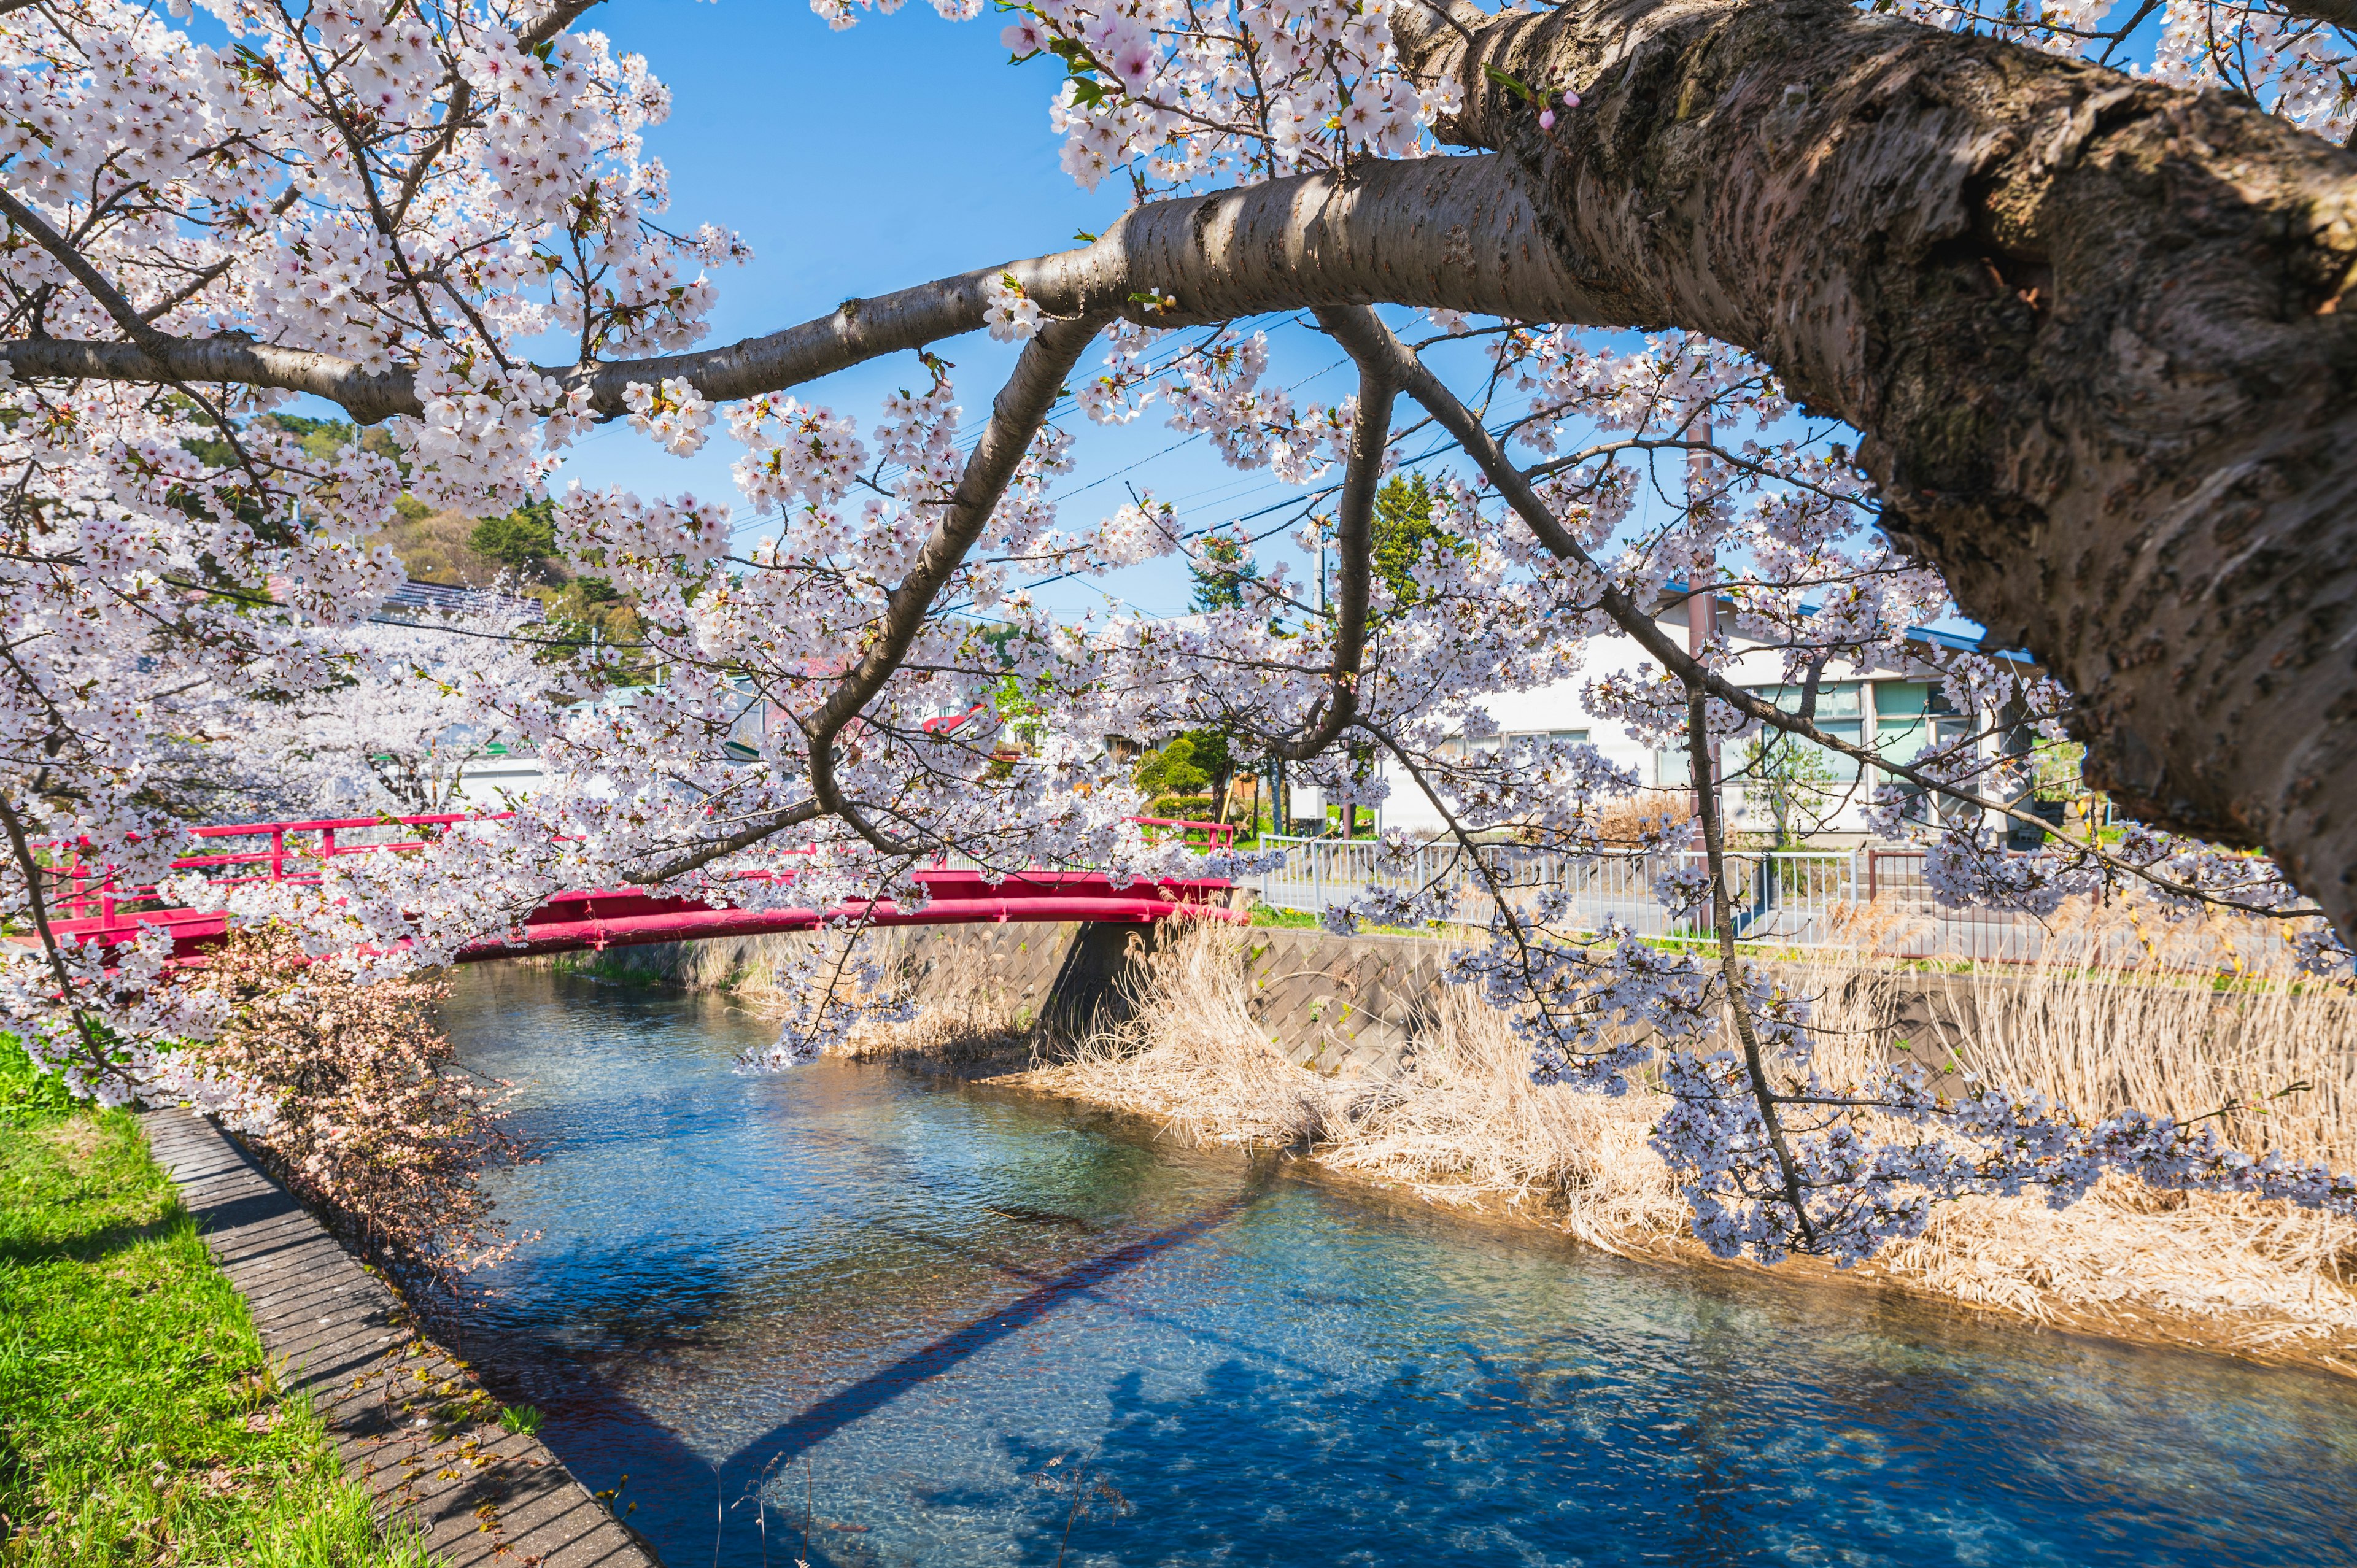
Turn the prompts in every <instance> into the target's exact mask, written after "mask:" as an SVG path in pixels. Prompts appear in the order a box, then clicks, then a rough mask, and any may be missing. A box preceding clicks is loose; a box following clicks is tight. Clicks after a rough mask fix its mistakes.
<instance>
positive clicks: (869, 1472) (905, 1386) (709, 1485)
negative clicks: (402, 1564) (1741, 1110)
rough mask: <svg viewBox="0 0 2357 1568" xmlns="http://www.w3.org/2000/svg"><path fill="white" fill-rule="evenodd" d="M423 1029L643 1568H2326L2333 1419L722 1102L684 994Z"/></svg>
mask: <svg viewBox="0 0 2357 1568" xmlns="http://www.w3.org/2000/svg"><path fill="white" fill-rule="evenodd" d="M449 1022H450V1024H451V1026H452V1028H453V1032H454V1033H455V1034H456V1036H457V1038H458V1039H459V1040H460V1042H461V1043H462V1047H463V1048H464V1051H465V1054H466V1056H467V1058H468V1060H469V1061H470V1062H471V1063H472V1064H473V1065H474V1066H476V1067H477V1068H479V1069H482V1070H484V1071H487V1072H490V1073H493V1074H497V1075H499V1076H502V1077H507V1078H511V1079H517V1080H518V1081H519V1082H520V1083H521V1084H522V1086H523V1094H522V1099H521V1101H520V1105H521V1113H520V1117H519V1120H520V1122H521V1125H522V1130H523V1132H524V1133H526V1135H527V1136H528V1137H529V1138H530V1139H532V1140H533V1142H535V1143H536V1144H538V1145H539V1146H540V1148H541V1150H542V1153H543V1159H542V1162H541V1163H540V1164H538V1165H532V1166H529V1167H525V1168H521V1169H518V1170H515V1171H512V1172H509V1173H505V1174H504V1175H503V1176H501V1177H500V1182H499V1187H500V1201H501V1203H502V1205H503V1207H504V1209H505V1212H506V1213H507V1214H508V1215H509V1217H510V1218H511V1219H512V1220H513V1221H514V1222H515V1223H517V1224H518V1225H519V1226H520V1227H522V1228H525V1229H532V1230H540V1231H541V1232H542V1233H543V1234H542V1236H541V1237H540V1239H539V1240H535V1241H533V1242H531V1243H530V1244H529V1245H527V1246H525V1247H524V1248H523V1249H522V1252H521V1255H520V1256H519V1257H518V1258H516V1259H515V1260H514V1261H513V1262H511V1263H510V1264H508V1265H506V1266H505V1267H503V1268H501V1269H500V1271H498V1273H496V1274H495V1275H493V1276H491V1277H490V1283H494V1284H496V1285H497V1286H498V1287H499V1288H500V1290H501V1291H502V1292H503V1294H502V1295H501V1296H500V1298H499V1300H498V1301H497V1303H496V1304H495V1305H493V1306H492V1307H491V1308H490V1309H488V1310H487V1311H486V1312H485V1313H484V1314H483V1315H482V1316H481V1317H480V1319H479V1321H478V1322H476V1323H475V1324H474V1326H473V1327H472V1329H471V1331H470V1332H469V1334H468V1337H467V1340H466V1345H465V1348H466V1350H467V1352H468V1354H469V1355H470V1356H471V1357H472V1358H473V1359H476V1360H477V1361H478V1362H479V1364H480V1365H481V1366H482V1367H483V1368H484V1369H485V1373H486V1376H487V1378H488V1379H489V1380H490V1383H491V1385H492V1387H493V1388H494V1389H496V1390H498V1391H500V1392H501V1393H502V1394H503V1395H505V1396H507V1397H509V1398H511V1399H516V1400H524V1401H529V1402H532V1403H533V1404H536V1405H538V1406H539V1407H541V1408H542V1409H543V1410H544V1412H547V1422H546V1425H545V1426H544V1429H543V1435H544V1437H545V1438H546V1439H547V1440H548V1441H549V1442H550V1443H551V1444H553V1445H554V1448H555V1449H556V1451H557V1453H558V1454H560V1455H563V1457H564V1458H565V1462H566V1463H567V1464H568V1465H570V1466H572V1467H573V1469H574V1471H575V1473H576V1475H578V1476H580V1477H582V1478H583V1479H584V1480H585V1481H587V1483H588V1484H589V1485H590V1486H592V1487H612V1486H615V1485H616V1484H617V1483H618V1481H619V1477H623V1476H624V1475H627V1476H628V1477H629V1480H628V1482H627V1484H624V1485H623V1487H622V1492H621V1497H622V1499H623V1501H624V1503H625V1504H628V1503H630V1502H632V1501H635V1502H636V1503H637V1505H638V1508H637V1511H636V1512H635V1513H634V1514H632V1515H631V1516H630V1520H631V1522H632V1523H633V1524H634V1525H636V1526H637V1527H639V1528H640V1530H644V1531H645V1533H646V1534H647V1535H648V1536H649V1537H650V1538H651V1540H652V1541H654V1543H655V1544H656V1545H657V1547H658V1548H659V1549H660V1550H661V1551H662V1553H663V1556H664V1558H665V1560H666V1562H668V1563H670V1564H672V1568H688V1565H690V1564H703V1563H715V1562H717V1563H724V1564H732V1565H743V1564H759V1563H773V1564H778V1565H779V1568H784V1565H786V1564H789V1563H791V1562H792V1561H793V1559H794V1558H795V1557H796V1556H798V1555H802V1553H803V1552H804V1550H805V1548H804V1545H803V1540H804V1534H803V1532H804V1528H805V1523H806V1522H807V1523H808V1524H809V1525H810V1533H809V1545H808V1548H807V1552H808V1555H809V1558H810V1561H811V1562H812V1563H813V1564H830V1565H843V1568H850V1565H854V1564H878V1565H881V1564H903V1563H918V1564H989V1563H1039V1564H1043V1565H1045V1564H1051V1563H1058V1562H1062V1563H1070V1564H1073V1565H1075V1568H1078V1565H1081V1564H1112V1563H1140V1564H1142V1563H1157V1564H1159V1563H1173V1564H1176V1563H1189V1564H1193V1563H1220V1564H1229V1563H1235V1564H1242V1563H1369V1564H1373V1563H1401V1564H1410V1563H1412V1564H1417V1565H1426V1564H1436V1563H1481V1564H1524V1563H1529V1564H1538V1563H1545V1564H1566V1565H1568V1564H1592V1565H1602V1564H1617V1563H1674V1564H1717V1563H1812V1564H1813V1563H1824V1564H1843V1565H1849V1564H1873V1563H1893V1564H1910V1565H1912V1564H1928V1563H1965V1564H1984V1563H1986V1564H1996V1565H2013V1564H2031V1563H2036V1564H2047V1563H2052V1564H2072V1565H2079V1564H2093V1563H2134V1564H2140V1565H2145V1564H2174V1563H2184V1564H2195V1563H2203V1564H2207V1563H2301V1564H2308V1563H2352V1562H2357V1519H2352V1515H2357V1383H2350V1382H2345V1381H2341V1380H2335V1379H2331V1378H2328V1377H2324V1376H2320V1375H2314V1374H2309V1373H2303V1372H2297V1371H2283V1370H2270V1369H2261V1368H2256V1367H2251V1366H2247V1365H2243V1364H2240V1363H2236V1362H2233V1361H2229V1360H2225V1359H2218V1358H2212V1357H2204V1356H2198V1355H2190V1354H2179V1353H2172V1352H2167V1351H2157V1350H2142V1349H2136V1348H2128V1347H2125V1346H2120V1345H2115V1344H2110V1343H2105V1342H2101V1341H2096V1340H2090V1339H2083V1338H2076V1337H2068V1336H2063V1335H2057V1334H2049V1333H2043V1332H2040V1331H2036V1330H2031V1329H2026V1328H2019V1327H2012V1326H1999V1325H1988V1324H1982V1323H1978V1322H1975V1320H1973V1319H1972V1318H1970V1317H1969V1316H1965V1315H1963V1314H1958V1313H1951V1312H1946V1311H1943V1310H1941V1309H1938V1308H1934V1307H1927V1306H1924V1305H1919V1304H1910V1303H1904V1302H1899V1301H1893V1300H1889V1299H1884V1298H1881V1297H1879V1296H1877V1295H1875V1294H1870V1293H1867V1292H1863V1291H1853V1290H1845V1289H1810V1288H1804V1287H1802V1286H1798V1285H1795V1284H1792V1283H1785V1282H1781V1281H1775V1280H1758V1279H1752V1278H1748V1277H1738V1276H1724V1275H1717V1274H1714V1273H1680V1272H1675V1271H1669V1270H1662V1269H1654V1268H1647V1267H1641V1266H1638V1265H1634V1264H1630V1263H1626V1262H1620V1261H1619V1260H1616V1259H1612V1258H1609V1257H1605V1256H1601V1255H1598V1254H1596V1253H1594V1252H1591V1251H1585V1250H1582V1249H1579V1248H1577V1247H1575V1246H1572V1245H1570V1244H1567V1243H1561V1242H1557V1241H1555V1240H1551V1239H1550V1238H1548V1237H1546V1236H1545V1235H1544V1234H1541V1233H1534V1232H1532V1231H1528V1230H1514V1229H1507V1228H1492V1227H1488V1226H1484V1225H1481V1224H1479V1223H1472V1222H1468V1221H1465V1220H1463V1219H1457V1218H1454V1217H1451V1216H1448V1215H1445V1214H1438V1213H1435V1212H1432V1211H1430V1210H1428V1209H1426V1208H1423V1207H1422V1206H1420V1205H1417V1204H1415V1203H1413V1202H1411V1201H1406V1200H1401V1201H1396V1202H1394V1201H1389V1200H1386V1199H1384V1198H1383V1197H1380V1196H1377V1197H1369V1196H1367V1195H1365V1194H1362V1193H1359V1192H1356V1191H1351V1190H1344V1189H1340V1188H1337V1187H1332V1186H1329V1185H1320V1184H1318V1183H1316V1182H1314V1181H1310V1180H1304V1179H1301V1178H1300V1177H1299V1176H1297V1174H1294V1173H1293V1172H1291V1171H1289V1170H1288V1169H1287V1168H1286V1166H1285V1165H1280V1164H1276V1163H1274V1162H1271V1161H1267V1160H1254V1159H1252V1158H1249V1157H1246V1156H1243V1155H1231V1154H1223V1153H1218V1152H1205V1151H1195V1150H1187V1149H1180V1148H1176V1147H1171V1146H1168V1145H1164V1144H1156V1143H1154V1142H1153V1141H1151V1140H1147V1139H1142V1138H1140V1137H1138V1136H1136V1135H1135V1133H1134V1132H1133V1131H1132V1130H1130V1129H1129V1128H1128V1127H1127V1126H1126V1125H1125V1124H1120V1123H1116V1122H1113V1121H1110V1120H1107V1119H1103V1118H1099V1117H1092V1116H1091V1115H1089V1114H1088V1113H1086V1112H1074V1111H1071V1110H1069V1109H1066V1108H1062V1107H1060V1106H1057V1105H1055V1104H1051V1103H1048V1102H1043V1101H1039V1100H1038V1099H1036V1098H1032V1097H1028V1096H1024V1095H1021V1094H1019V1093H1017V1092H1014V1091H1009V1090H993V1089H990V1088H987V1087H978V1086H959V1085H955V1084H943V1083H938V1082H933V1081H930V1080H927V1079H920V1078H917V1077H913V1076H910V1075H906V1074H899V1073H893V1072H890V1071H888V1070H885V1069H877V1068H863V1067H856V1066H850V1065H845V1064H822V1065H820V1066H816V1067H813V1068H807V1069H801V1070H799V1071H797V1072H792V1073H788V1074H785V1075H782V1076H777V1077H762V1078H748V1077H740V1076H737V1074H735V1073H734V1072H732V1070H731V1057H732V1053H733V1052H734V1051H735V1050H736V1049H737V1047H740V1046H742V1045H743V1044H745V1043H746V1042H748V1040H755V1039H759V1038H760V1037H762V1036H763V1034H764V1030H763V1027H762V1026H761V1025H760V1024H759V1023H758V1022H757V1021H754V1020H751V1019H748V1018H747V1017H745V1016H744V1015H741V1014H738V1013H737V1012H734V1011H733V1010H731V1009H730V1008H729V1007H727V1006H726V1004H722V1003H718V1002H716V1001H714V1000H711V999H708V998H697V997H689V996H682V995H677V994H672V993H658V992H645V991H633V990H628V989H622V988H618V987H611V986H600V985H597V984H594V983H588V982H585V981H576V980H567V979H564V978H560V977H552V976H549V975H547V974H545V973H540V972H518V971H511V970H508V969H507V968H506V967H505V966H490V965H487V966H484V967H482V968H480V969H477V970H475V971H473V972H470V973H469V974H468V975H467V976H466V978H465V979H464V980H463V981H462V982H461V983H460V987H459V991H458V993H457V997H456V998H455V999H454V1002H453V1004H452V1006H451V1009H450V1015H449ZM1076 1482H1077V1484H1076ZM765 1530H766V1534H765Z"/></svg>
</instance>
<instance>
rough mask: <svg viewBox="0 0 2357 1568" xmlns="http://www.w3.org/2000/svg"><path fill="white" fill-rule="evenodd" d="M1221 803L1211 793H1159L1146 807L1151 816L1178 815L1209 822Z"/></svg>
mask: <svg viewBox="0 0 2357 1568" xmlns="http://www.w3.org/2000/svg"><path fill="white" fill-rule="evenodd" d="M1219 806H1220V803H1219V802H1218V801H1217V800H1212V799H1211V797H1210V796H1209V795H1157V796H1156V797H1155V798H1154V800H1152V801H1151V802H1149V804H1148V805H1147V807H1146V815H1147V816H1149V817H1178V818H1182V819H1184V820H1185V821H1188V822H1209V821H1210V820H1211V813H1212V812H1213V811H1217V810H1219Z"/></svg>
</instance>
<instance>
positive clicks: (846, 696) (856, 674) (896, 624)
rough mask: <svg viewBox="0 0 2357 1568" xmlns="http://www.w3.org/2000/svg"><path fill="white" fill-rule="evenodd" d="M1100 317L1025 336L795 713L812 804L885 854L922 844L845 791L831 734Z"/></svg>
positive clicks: (876, 684)
mask: <svg viewBox="0 0 2357 1568" xmlns="http://www.w3.org/2000/svg"><path fill="white" fill-rule="evenodd" d="M1102 327H1103V317H1082V318H1079V319H1075V320H1057V321H1049V322H1048V323H1047V324H1046V325H1045V326H1043V327H1042V328H1040V329H1039V333H1038V334H1037V335H1036V336H1034V337H1033V338H1031V339H1030V341H1028V343H1026V344H1025V345H1024V346H1023V352H1022V354H1021V356H1020V357H1019V358H1018V359H1017V360H1016V362H1015V370H1014V372H1013V373H1012V374H1011V375H1009V376H1008V377H1007V378H1006V385H1005V386H1003V387H1001V388H1000V389H999V392H998V396H997V397H996V399H994V400H993V401H992V403H991V405H990V422H989V424H987V425H985V427H984V429H983V433H982V439H981V440H980V441H979V442H977V443H976V444H975V446H974V455H973V456H971V457H969V458H967V459H966V465H965V469H964V472H963V474H962V475H961V476H960V477H959V479H958V485H957V489H955V490H954V491H952V493H951V495H950V497H949V498H948V500H947V503H946V504H945V505H944V506H943V507H942V521H940V523H938V524H937V525H936V526H935V527H934V529H933V532H932V533H931V536H930V537H928V538H927V539H926V541H925V543H924V548H923V549H921V550H920V551H919V552H918V553H917V560H916V564H914V565H912V566H910V567H909V572H908V575H906V576H904V577H902V578H901V579H900V581H899V585H897V586H896V587H894V588H893V590H892V595H891V597H890V598H889V599H888V600H887V601H886V602H885V607H884V615H883V618H882V622H881V624H880V625H879V626H878V627H877V630H876V632H875V634H874V637H875V640H874V641H873V642H872V643H871V644H870V645H869V647H868V649H867V651H866V653H865V654H864V655H862V656H861V658H860V660H859V662H858V664H857V665H856V667H854V668H853V670H852V671H851V672H850V673H849V674H847V675H845V677H844V678H843V679H842V681H841V682H838V683H837V685H836V686H835V688H834V692H833V693H831V694H829V696H828V697H827V700H826V702H825V703H823V705H822V706H821V707H820V708H819V710H818V712H817V713H815V714H812V715H811V716H810V717H809V718H807V719H805V720H803V721H802V733H803V734H804V735H805V736H808V737H809V741H810V779H811V792H812V794H813V796H814V797H815V798H816V800H817V803H818V805H819V806H820V807H821V808H822V809H823V810H824V811H826V812H827V813H828V814H829V815H831V816H836V817H840V818H842V819H843V820H844V821H845V822H847V823H849V824H850V826H851V828H852V829H853V831H854V832H857V833H858V834H859V836H860V837H862V838H864V839H866V841H867V842H868V843H871V844H873V845H875V846H876V847H877V849H879V850H882V851H884V852H885V853H886V854H917V853H920V846H917V845H913V844H910V843H907V842H905V841H903V840H900V839H898V838H895V837H893V836H891V835H890V834H888V833H886V832H883V830H881V829H879V828H877V826H876V825H875V824H873V823H872V822H869V821H868V820H867V818H866V815H865V814H864V813H863V812H862V811H860V810H859V809H858V808H857V807H856V805H854V804H853V803H852V802H851V801H850V800H848V799H846V798H845V795H844V794H843V791H842V789H841V787H840V785H839V783H838V781H837V779H836V778H835V757H834V745H835V740H836V737H838V736H841V735H842V733H843V731H844V729H845V726H847V725H849V724H850V723H851V721H852V720H853V719H855V718H856V717H858V716H859V711H860V710H861V709H862V708H864V707H866V705H867V704H868V703H870V702H872V701H874V700H875V698H876V696H877V693H880V692H882V691H883V690H884V686H885V682H888V681H889V680H890V679H891V678H892V674H893V672H894V671H896V670H898V669H899V666H900V660H902V659H903V658H905V657H906V656H907V655H908V651H909V647H910V645H912V644H913V643H914V642H915V641H916V639H917V634H918V633H919V632H920V631H921V630H923V628H924V626H925V623H926V621H927V619H928V618H930V617H931V613H932V607H933V601H934V599H935V598H937V597H938V596H940V594H941V591H942V589H943V588H944V587H946V586H947V585H949V581H950V579H951V577H952V575H954V574H955V573H956V571H957V569H958V566H959V564H960V563H962V562H963V561H964V559H965V555H966V552H967V551H968V550H971V549H972V548H973V547H974V541H975V540H977V539H979V538H980V537H982V531H983V529H984V527H985V525H987V524H988V522H989V521H990V514H991V512H992V511H993V510H995V509H996V507H997V505H998V500H999V498H1000V497H1001V496H1002V495H1004V494H1006V485H1007V481H1008V480H1009V479H1011V478H1014V476H1015V469H1016V467H1017V465H1018V464H1019V463H1021V462H1022V461H1023V455H1024V454H1025V453H1026V452H1027V451H1028V450H1029V449H1030V446H1031V438H1032V437H1033V436H1034V435H1038V434H1039V427H1040V425H1042V424H1045V423H1047V418H1048V411H1049V409H1050V408H1052V407H1053V406H1054V405H1055V402H1056V399H1057V398H1058V397H1059V396H1060V394H1061V393H1062V392H1063V387H1064V378H1065V377H1066V376H1068V375H1070V374H1071V371H1072V367H1073V366H1074V365H1076V364H1078V363H1079V362H1080V358H1081V355H1082V353H1083V352H1084V351H1085V350H1086V349H1088V346H1089V344H1090V343H1092V342H1093V341H1094V340H1095V338H1096V335H1097V332H1098V330H1099V329H1100V328H1102Z"/></svg>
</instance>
